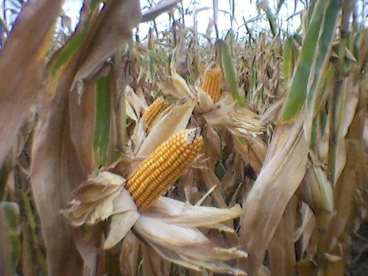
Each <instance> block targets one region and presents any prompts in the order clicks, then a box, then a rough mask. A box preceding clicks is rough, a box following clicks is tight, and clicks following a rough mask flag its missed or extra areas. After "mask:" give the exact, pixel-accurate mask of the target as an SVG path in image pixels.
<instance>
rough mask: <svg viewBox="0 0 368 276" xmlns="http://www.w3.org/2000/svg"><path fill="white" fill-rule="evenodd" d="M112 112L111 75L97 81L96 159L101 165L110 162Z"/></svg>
mask: <svg viewBox="0 0 368 276" xmlns="http://www.w3.org/2000/svg"><path fill="white" fill-rule="evenodd" d="M110 114H111V76H110V75H108V76H105V77H101V78H99V79H98V80H97V81H96V129H95V141H94V150H95V156H96V161H97V163H98V164H100V165H104V164H106V163H107V162H108V156H109V155H108V146H109V137H110Z"/></svg>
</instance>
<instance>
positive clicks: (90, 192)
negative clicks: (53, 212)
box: [63, 172, 125, 226]
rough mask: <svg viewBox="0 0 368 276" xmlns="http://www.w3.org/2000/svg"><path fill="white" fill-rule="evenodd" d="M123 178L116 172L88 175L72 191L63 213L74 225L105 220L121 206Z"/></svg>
mask: <svg viewBox="0 0 368 276" xmlns="http://www.w3.org/2000/svg"><path fill="white" fill-rule="evenodd" d="M124 184H125V180H124V179H123V178H122V177H121V176H119V175H116V174H113V173H109V172H101V173H99V174H98V175H97V176H93V177H90V178H89V179H88V180H87V181H86V182H85V183H83V184H82V185H80V186H79V187H78V188H77V189H76V190H75V192H74V199H73V200H72V201H71V202H70V203H69V205H70V206H69V207H68V209H66V210H64V211H63V214H64V215H65V216H66V217H67V218H68V220H69V221H70V223H71V224H72V225H74V226H80V225H82V224H84V223H87V224H95V223H97V222H99V221H102V220H105V219H106V218H108V217H110V216H111V215H112V214H113V213H117V212H121V210H119V211H117V210H118V209H119V208H121V207H120V206H118V205H119V202H120V197H119V195H120V194H121V193H122V188H123V186H124Z"/></svg>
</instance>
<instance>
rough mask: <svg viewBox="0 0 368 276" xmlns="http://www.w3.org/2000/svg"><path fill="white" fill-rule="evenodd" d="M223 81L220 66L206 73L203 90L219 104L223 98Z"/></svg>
mask: <svg viewBox="0 0 368 276" xmlns="http://www.w3.org/2000/svg"><path fill="white" fill-rule="evenodd" d="M222 81H223V77H222V70H221V68H220V67H219V66H216V67H215V68H211V69H207V70H206V72H205V73H204V76H203V81H202V86H201V88H202V89H203V91H205V92H206V93H207V94H208V95H209V96H210V97H211V99H212V100H213V102H214V103H216V102H218V101H219V100H220V98H221V95H222V93H221V92H222V91H221V86H222Z"/></svg>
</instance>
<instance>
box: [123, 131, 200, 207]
mask: <svg viewBox="0 0 368 276" xmlns="http://www.w3.org/2000/svg"><path fill="white" fill-rule="evenodd" d="M202 146H203V138H202V136H200V129H199V128H195V129H186V130H183V131H181V132H178V133H177V134H174V135H173V136H171V137H170V138H169V139H168V140H167V141H166V142H164V143H163V144H161V145H160V146H159V147H158V148H157V149H156V150H155V151H154V152H153V153H152V154H151V155H150V156H149V157H148V158H147V159H146V160H145V161H143V162H142V163H141V164H140V165H139V166H138V168H137V169H136V170H135V171H134V172H133V173H132V174H131V175H130V176H129V177H128V180H127V189H128V191H129V192H130V194H131V196H132V197H133V199H134V200H135V203H136V205H137V207H138V208H141V209H145V208H147V207H149V206H150V205H151V204H152V202H153V201H154V200H155V199H157V198H158V197H159V196H160V195H161V194H162V193H164V192H165V191H167V189H168V188H169V186H170V185H171V184H173V183H174V182H175V181H176V180H177V179H178V178H179V177H180V176H182V174H183V173H184V172H185V169H186V168H188V167H189V166H190V164H191V163H192V162H193V160H194V159H195V158H196V156H197V155H198V154H199V152H200V151H201V148H202Z"/></svg>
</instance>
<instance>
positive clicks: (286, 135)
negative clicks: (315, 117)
mask: <svg viewBox="0 0 368 276" xmlns="http://www.w3.org/2000/svg"><path fill="white" fill-rule="evenodd" d="M302 119H303V118H302V117H301V118H299V120H298V121H296V122H295V123H294V124H293V125H281V126H278V127H277V128H276V131H275V133H274V135H273V140H272V142H271V145H270V147H269V151H268V153H267V156H266V161H265V163H264V166H263V168H262V170H261V171H260V173H259V176H258V178H257V180H256V182H255V183H254V185H253V187H252V189H251V190H250V192H249V194H248V196H247V199H246V201H245V205H244V209H245V213H244V215H243V216H242V217H241V231H240V238H241V243H242V245H243V246H244V247H245V250H246V251H247V252H248V254H249V259H248V260H249V262H248V263H247V268H248V270H247V271H248V272H249V273H250V274H251V275H257V273H258V271H259V269H260V267H261V265H262V262H263V259H264V256H265V252H266V249H267V247H268V245H269V242H270V241H271V239H272V237H273V235H274V233H275V231H276V229H277V227H278V224H279V222H280V220H281V218H282V215H283V213H284V211H285V209H286V206H287V204H288V203H289V201H290V199H291V197H292V196H293V194H294V193H295V191H296V190H297V188H298V186H299V184H300V183H301V180H302V178H303V176H304V174H305V170H306V163H307V153H308V146H307V145H306V143H305V139H304V135H303V132H302Z"/></svg>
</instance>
